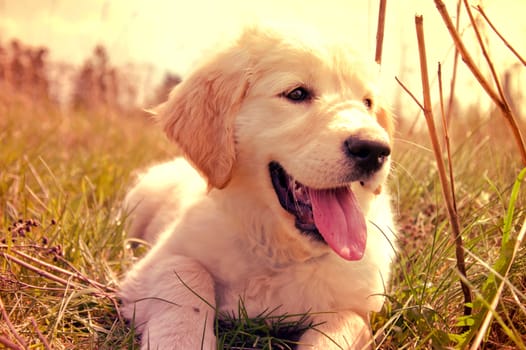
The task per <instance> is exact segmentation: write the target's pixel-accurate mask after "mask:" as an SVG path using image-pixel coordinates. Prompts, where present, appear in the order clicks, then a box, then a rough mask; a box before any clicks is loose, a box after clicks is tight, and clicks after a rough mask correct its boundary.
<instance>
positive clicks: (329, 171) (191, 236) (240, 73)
mask: <svg viewBox="0 0 526 350" xmlns="http://www.w3.org/2000/svg"><path fill="white" fill-rule="evenodd" d="M233 58H235V59H233ZM357 62H358V61H357V60H356V57H355V54H353V53H349V52H348V51H347V50H346V49H344V48H341V47H335V46H328V47H324V46H318V45H315V46H306V45H305V44H302V43H299V42H297V41H295V40H292V39H289V38H287V37H285V36H280V35H278V34H276V33H274V32H271V31H264V30H261V29H251V30H247V32H246V33H245V34H244V35H243V36H242V37H241V39H239V41H238V42H236V43H235V44H234V45H232V46H231V47H230V48H228V49H226V50H224V51H222V52H220V53H218V55H217V56H214V57H212V58H211V59H210V60H209V61H208V62H205V63H204V64H203V65H202V66H201V67H199V68H198V69H196V71H195V72H194V73H193V74H192V75H190V76H189V77H188V79H187V80H186V81H185V82H183V83H182V84H181V86H179V87H177V88H176V89H175V90H174V91H173V93H172V94H171V96H170V100H169V101H168V102H167V103H166V104H165V105H163V106H161V107H160V109H159V114H160V120H161V122H162V123H164V126H165V130H166V131H167V133H168V135H169V136H170V137H171V138H172V139H174V141H175V142H177V143H178V144H179V145H180V147H181V148H182V150H183V152H184V153H185V154H186V156H187V159H188V160H189V161H190V162H191V163H192V164H193V165H194V166H195V167H196V168H197V170H198V172H199V173H200V174H201V175H202V177H201V176H199V173H198V172H197V171H196V170H194V169H193V167H192V166H190V165H189V164H188V163H187V161H185V160H183V159H176V160H174V161H172V162H169V163H165V164H161V165H157V166H154V167H152V168H150V169H149V170H148V171H147V172H146V173H145V174H144V175H143V176H142V177H140V179H139V181H138V184H137V185H136V186H135V187H134V188H133V190H132V191H131V192H130V193H129V194H128V196H127V198H126V207H127V209H128V210H130V211H131V219H132V224H131V228H130V235H131V236H134V237H140V238H143V239H146V240H148V241H150V242H155V243H154V245H153V248H152V249H151V250H150V251H149V252H148V254H147V255H146V256H145V257H144V258H143V259H142V260H140V261H139V262H138V263H137V264H136V265H135V266H134V267H133V269H132V270H131V271H130V272H129V273H128V274H127V276H126V278H125V279H124V281H123V282H122V285H121V297H122V301H123V307H122V311H123V313H124V315H125V316H126V317H127V318H129V319H134V323H135V325H136V327H137V329H138V331H139V332H140V333H142V348H143V349H147V348H152V349H156V348H158V349H199V348H200V346H201V342H202V340H203V333H204V334H205V336H204V343H203V345H204V348H205V349H214V348H215V336H214V330H213V325H214V316H215V314H214V309H213V308H212V307H211V306H213V307H215V308H217V309H218V310H219V311H228V312H232V311H236V310H237V309H238V303H239V300H240V298H241V299H242V300H243V302H244V305H245V307H246V309H247V312H248V314H249V316H255V315H258V314H260V313H262V312H264V311H265V310H273V309H276V310H277V311H276V314H285V313H287V314H299V313H305V312H307V311H310V312H312V313H313V314H314V315H313V316H312V317H313V319H314V322H315V323H322V324H321V325H320V326H318V329H319V330H320V331H322V332H323V333H325V334H326V335H323V334H322V333H320V332H316V331H307V332H306V333H305V334H304V335H303V336H302V338H301V339H300V343H301V345H300V346H299V347H298V349H300V350H303V349H338V348H339V347H338V346H340V347H341V348H343V349H361V348H363V347H367V346H369V345H368V344H370V342H371V333H370V330H369V326H368V315H369V312H370V311H378V310H380V308H381V306H382V304H383V300H384V297H383V296H382V295H383V294H384V293H385V288H386V283H387V282H388V281H389V278H390V264H391V261H392V259H393V257H394V254H395V252H394V247H395V244H394V232H393V230H394V229H393V221H392V214H391V209H390V203H389V201H390V199H389V196H388V194H387V193H386V191H385V189H383V191H381V193H380V194H377V193H378V191H377V190H378V189H379V188H381V186H382V185H384V182H385V180H386V178H387V175H388V172H389V166H390V164H389V161H388V162H387V164H385V165H384V166H383V168H381V170H380V171H378V172H377V173H375V174H374V176H372V177H370V178H368V179H367V180H366V181H365V182H364V184H363V185H362V184H360V183H359V182H353V183H351V184H349V185H350V186H351V188H352V190H353V192H354V193H355V195H356V197H357V198H358V202H359V204H360V206H361V209H362V211H363V212H364V213H365V215H366V220H367V229H368V234H367V247H366V251H365V255H364V257H363V258H362V259H361V260H359V261H346V260H343V259H342V258H340V257H339V256H338V255H336V254H335V253H334V252H333V251H332V250H331V249H330V248H329V247H328V246H327V245H325V244H322V243H320V242H314V241H312V240H311V239H310V238H309V237H308V236H306V235H304V234H302V233H300V232H299V231H298V230H297V229H296V228H295V226H294V218H293V216H292V215H291V214H289V213H287V212H286V211H285V210H284V209H282V208H281V206H280V204H279V201H278V198H277V196H276V193H275V192H274V190H273V187H272V184H271V180H270V175H269V171H268V164H269V162H270V161H273V160H274V161H278V162H279V163H280V164H281V165H282V166H283V167H284V168H285V169H286V171H287V172H288V173H289V174H292V175H293V176H294V177H295V178H296V179H297V180H299V181H300V182H302V183H303V184H306V185H308V186H310V187H315V188H330V187H335V186H342V185H344V184H342V182H341V181H342V180H341V179H342V178H343V177H345V175H346V174H347V173H348V172H349V171H350V170H352V169H348V165H346V164H347V163H346V159H345V157H346V155H345V153H344V152H342V144H343V142H344V141H345V140H346V139H347V138H348V137H349V136H352V135H360V136H361V137H367V138H369V139H372V140H380V141H384V142H390V137H391V133H392V130H391V127H392V125H391V122H392V121H391V119H390V116H388V115H386V111H385V110H384V109H382V108H381V106H378V105H377V106H374V107H373V109H372V110H367V108H365V107H364V105H363V103H362V100H363V99H364V98H365V97H370V98H372V99H373V100H374V101H376V100H377V96H376V95H375V91H374V89H373V87H372V84H371V83H372V78H371V77H370V76H369V75H367V71H366V69H365V68H364V66H363V64H358V63H357ZM215 79H217V80H215ZM231 80H235V81H234V82H232V81H231ZM211 81H212V82H211ZM206 84H209V85H206ZM298 85H303V86H308V87H309V88H311V89H312V90H313V91H315V95H316V98H315V99H314V100H312V101H310V102H308V103H292V102H291V101H289V100H287V99H286V98H284V97H283V96H282V93H283V92H286V91H290V90H291V89H292V88H294V87H296V86H298ZM201 90H205V91H206V94H205V95H204V96H201V95H200V91H201ZM190 96H191V98H190ZM375 103H376V102H375ZM208 104H210V106H208ZM204 105H207V107H201V106H204ZM185 118H197V119H201V120H200V123H197V122H196V124H192V123H194V121H191V120H188V119H185ZM211 118H213V119H211ZM200 128H202V129H203V130H201V129H200ZM210 129H211V130H210ZM207 182H208V189H209V190H208V189H207ZM375 192H376V194H375ZM196 294H198V295H199V296H200V297H197V296H196ZM203 300H206V302H205V301H203ZM207 303H209V304H210V305H211V306H210V305H207ZM327 336H329V337H330V338H332V340H334V341H335V342H336V343H338V345H336V344H335V343H334V342H333V341H332V340H331V339H329V338H328V337H327Z"/></svg>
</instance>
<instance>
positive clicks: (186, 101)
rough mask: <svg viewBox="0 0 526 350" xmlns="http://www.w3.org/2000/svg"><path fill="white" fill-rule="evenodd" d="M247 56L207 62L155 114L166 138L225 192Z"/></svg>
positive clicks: (239, 53) (228, 53) (232, 53)
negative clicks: (177, 146) (176, 145)
mask: <svg viewBox="0 0 526 350" xmlns="http://www.w3.org/2000/svg"><path fill="white" fill-rule="evenodd" d="M247 66H248V55H247V54H246V53H245V52H244V50H242V49H241V48H238V47H233V48H231V49H228V50H225V51H222V52H220V53H218V54H217V55H215V56H213V57H212V58H210V59H209V60H208V61H206V62H204V64H202V65H201V66H200V67H199V68H197V69H196V70H195V71H194V72H193V73H192V74H190V75H189V76H188V77H187V78H186V79H184V80H183V82H182V83H181V84H179V85H177V86H176V87H175V88H174V89H173V90H172V92H171V93H170V97H169V99H168V101H167V102H165V103H163V104H161V105H160V106H158V107H157V108H156V109H155V113H156V114H157V115H158V118H159V121H160V122H161V124H162V125H163V127H164V130H165V132H166V134H167V135H168V137H169V138H170V139H171V140H172V141H174V142H175V143H177V144H178V145H179V147H180V148H181V150H182V152H183V154H184V155H185V156H186V158H187V159H188V160H189V161H190V162H191V163H192V164H193V165H194V167H195V168H196V169H197V170H199V172H200V173H201V174H202V175H203V176H204V177H205V178H206V179H207V180H208V184H209V186H212V187H217V188H223V187H225V186H226V185H227V183H228V182H229V180H230V178H231V173H232V167H233V165H234V162H235V160H236V152H235V149H234V130H233V125H234V118H235V116H236V114H237V111H238V110H239V107H240V105H241V103H242V101H243V98H244V96H245V93H246V90H247V87H248V79H247V74H248V72H247Z"/></svg>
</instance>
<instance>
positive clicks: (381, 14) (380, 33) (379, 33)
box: [374, 0, 387, 64]
mask: <svg viewBox="0 0 526 350" xmlns="http://www.w3.org/2000/svg"><path fill="white" fill-rule="evenodd" d="M386 7H387V0H380V9H379V10H378V28H377V30H376V53H375V55H374V60H375V61H376V63H378V64H382V50H383V44H384V28H385V10H386Z"/></svg>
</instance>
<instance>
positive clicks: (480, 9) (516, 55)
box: [475, 5, 526, 66]
mask: <svg viewBox="0 0 526 350" xmlns="http://www.w3.org/2000/svg"><path fill="white" fill-rule="evenodd" d="M475 9H476V10H477V11H478V12H479V13H480V14H481V15H482V17H483V18H484V19H485V20H486V23H488V25H489V26H490V28H491V29H493V31H494V32H495V34H497V36H498V37H499V38H500V40H502V42H503V43H504V45H506V47H507V48H508V49H510V51H511V52H512V53H513V54H514V55H515V57H517V59H518V60H519V61H520V62H521V63H522V65H523V66H526V60H525V59H524V58H522V56H521V55H520V54H519V53H518V52H517V50H515V49H514V48H513V46H511V45H510V44H509V43H508V41H507V40H506V39H505V38H504V37H503V36H502V35H501V34H500V33H499V31H498V30H497V28H495V26H494V25H493V23H492V22H491V21H490V20H489V18H488V16H486V13H485V12H484V9H483V8H482V6H480V5H477V6H476V7H475Z"/></svg>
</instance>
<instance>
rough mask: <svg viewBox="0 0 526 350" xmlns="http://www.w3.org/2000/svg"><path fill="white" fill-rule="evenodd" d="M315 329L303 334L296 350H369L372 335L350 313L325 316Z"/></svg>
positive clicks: (365, 325)
mask: <svg viewBox="0 0 526 350" xmlns="http://www.w3.org/2000/svg"><path fill="white" fill-rule="evenodd" d="M325 316H326V317H323V319H320V320H319V322H318V321H316V322H315V323H320V325H319V326H317V327H316V329H311V330H308V331H306V332H305V334H303V336H302V337H301V338H300V341H299V345H298V347H297V350H314V349H324V350H342V349H343V350H362V349H364V350H365V349H370V348H371V345H372V341H373V339H372V335H371V331H370V327H369V324H368V323H367V322H366V321H365V320H364V319H363V318H362V317H360V316H358V315H357V314H355V313H352V312H339V313H335V314H328V315H325Z"/></svg>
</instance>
